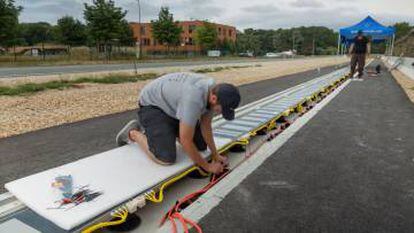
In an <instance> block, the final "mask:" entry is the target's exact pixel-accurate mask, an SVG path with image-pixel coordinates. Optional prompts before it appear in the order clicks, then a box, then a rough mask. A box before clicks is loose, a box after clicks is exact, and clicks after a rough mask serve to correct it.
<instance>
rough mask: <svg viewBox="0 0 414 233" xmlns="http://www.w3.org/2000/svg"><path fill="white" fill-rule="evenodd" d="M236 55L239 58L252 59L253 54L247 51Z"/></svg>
mask: <svg viewBox="0 0 414 233" xmlns="http://www.w3.org/2000/svg"><path fill="white" fill-rule="evenodd" d="M238 55H239V57H254V54H253V52H249V51H247V52H245V53H239V54H238Z"/></svg>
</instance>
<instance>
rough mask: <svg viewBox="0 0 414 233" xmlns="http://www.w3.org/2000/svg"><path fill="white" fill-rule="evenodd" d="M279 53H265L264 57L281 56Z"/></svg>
mask: <svg viewBox="0 0 414 233" xmlns="http://www.w3.org/2000/svg"><path fill="white" fill-rule="evenodd" d="M281 56H282V54H281V53H266V55H265V57H281Z"/></svg>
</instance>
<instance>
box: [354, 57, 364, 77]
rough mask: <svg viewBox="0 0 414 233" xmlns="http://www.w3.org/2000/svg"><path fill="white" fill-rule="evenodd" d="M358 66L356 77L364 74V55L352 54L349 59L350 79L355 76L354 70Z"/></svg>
mask: <svg viewBox="0 0 414 233" xmlns="http://www.w3.org/2000/svg"><path fill="white" fill-rule="evenodd" d="M357 65H358V77H361V76H362V75H363V74H364V66H365V53H354V54H352V57H351V77H353V76H354V74H355V69H356V67H357Z"/></svg>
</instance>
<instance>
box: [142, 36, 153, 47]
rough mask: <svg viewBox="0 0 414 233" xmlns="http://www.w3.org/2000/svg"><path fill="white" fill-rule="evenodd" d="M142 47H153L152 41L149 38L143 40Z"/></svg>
mask: <svg viewBox="0 0 414 233" xmlns="http://www.w3.org/2000/svg"><path fill="white" fill-rule="evenodd" d="M142 45H144V46H148V45H151V40H150V39H148V38H142Z"/></svg>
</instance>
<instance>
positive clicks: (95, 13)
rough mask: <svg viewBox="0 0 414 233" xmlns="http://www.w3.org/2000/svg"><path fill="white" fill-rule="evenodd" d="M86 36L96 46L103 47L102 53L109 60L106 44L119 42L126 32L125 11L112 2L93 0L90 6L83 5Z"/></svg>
mask: <svg viewBox="0 0 414 233" xmlns="http://www.w3.org/2000/svg"><path fill="white" fill-rule="evenodd" d="M83 14H84V18H85V21H86V25H87V30H88V34H89V36H90V37H91V39H92V40H93V41H94V42H95V44H96V46H97V47H98V49H99V47H100V45H104V51H105V54H106V56H107V58H109V53H108V44H109V43H112V42H114V41H120V40H121V38H122V37H123V36H124V33H125V32H126V31H127V30H128V29H126V28H127V27H129V25H128V22H127V21H126V20H125V15H126V14H127V11H123V10H122V8H120V7H116V6H115V3H114V1H113V0H93V2H92V5H88V4H87V3H85V10H84V12H83Z"/></svg>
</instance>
